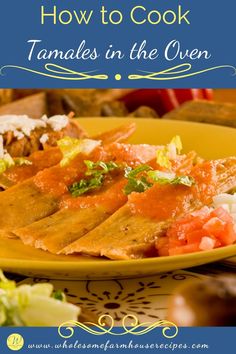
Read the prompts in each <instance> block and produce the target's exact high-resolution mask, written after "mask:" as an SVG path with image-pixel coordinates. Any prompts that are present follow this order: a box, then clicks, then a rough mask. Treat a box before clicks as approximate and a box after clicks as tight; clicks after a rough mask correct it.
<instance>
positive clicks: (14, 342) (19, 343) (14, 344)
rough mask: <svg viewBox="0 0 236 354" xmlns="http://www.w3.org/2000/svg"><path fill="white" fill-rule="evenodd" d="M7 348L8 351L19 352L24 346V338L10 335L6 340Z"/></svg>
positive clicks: (15, 334)
mask: <svg viewBox="0 0 236 354" xmlns="http://www.w3.org/2000/svg"><path fill="white" fill-rule="evenodd" d="M7 346H8V348H9V349H10V350H14V351H17V350H20V349H21V348H23V346H24V338H23V337H22V336H21V335H20V334H18V333H13V334H10V336H9V337H8V338H7Z"/></svg>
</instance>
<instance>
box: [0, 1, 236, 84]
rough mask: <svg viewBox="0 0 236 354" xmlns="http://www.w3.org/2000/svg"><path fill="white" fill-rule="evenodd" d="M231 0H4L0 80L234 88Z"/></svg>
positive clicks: (235, 61) (0, 17)
mask: <svg viewBox="0 0 236 354" xmlns="http://www.w3.org/2000/svg"><path fill="white" fill-rule="evenodd" d="M235 10H236V3H235V0H224V1H220V0H219V1H215V0H198V1H196V0H174V1H173V0H159V1H155V0H128V1H127V0H89V1H87V0H67V1H62V0H34V1H32V0H20V1H19V0H2V1H1V12H0V31H1V42H0V45H1V55H0V87H2V88H5V87H9V88H15V87H20V88H24V87H25V88H29V87H34V88H37V87H38V88H40V87H52V88H53V87H55V88H60V87H71V88H73V87H94V88H95V87H114V88H115V87H122V88H124V87H130V88H131V87H143V88H146V87H163V88H165V87H172V88H173V87H175V88H176V87H179V88H181V87H229V88H230V87H236V75H235V66H236V47H235V39H234V36H235V32H236V31H235V29H236V21H235V14H236V11H235Z"/></svg>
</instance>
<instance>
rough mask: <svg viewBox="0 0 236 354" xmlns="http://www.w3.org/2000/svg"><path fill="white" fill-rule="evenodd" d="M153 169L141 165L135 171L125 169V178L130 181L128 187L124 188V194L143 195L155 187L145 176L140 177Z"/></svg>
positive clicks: (129, 168) (128, 168)
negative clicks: (134, 193) (135, 193)
mask: <svg viewBox="0 0 236 354" xmlns="http://www.w3.org/2000/svg"><path fill="white" fill-rule="evenodd" d="M151 169H152V168H151V167H150V166H148V165H140V166H138V167H136V168H135V169H132V168H131V167H127V168H126V169H125V177H126V178H127V179H128V182H127V185H126V186H125V187H124V193H125V194H126V195H129V194H130V193H132V192H137V193H142V192H145V191H146V190H147V189H149V188H151V187H152V186H153V183H151V182H149V181H148V180H147V178H146V176H145V175H141V177H138V175H139V174H140V173H146V172H148V171H150V170H151Z"/></svg>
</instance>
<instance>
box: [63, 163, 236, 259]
mask: <svg viewBox="0 0 236 354" xmlns="http://www.w3.org/2000/svg"><path fill="white" fill-rule="evenodd" d="M209 167H211V168H212V171H211V172H212V177H213V179H212V181H208V182H209V183H210V187H209V188H206V187H207V186H206V180H205V178H206V175H207V174H208V168H209ZM194 172H195V173H194V175H195V176H196V178H197V179H196V184H194V185H193V186H192V188H187V187H183V186H179V187H178V186H162V187H160V188H159V187H157V186H153V187H152V188H151V189H149V190H148V191H146V192H144V193H141V194H140V198H142V200H141V204H142V201H143V203H144V205H143V206H142V208H144V210H145V203H146V204H147V203H150V205H149V208H150V207H151V211H152V212H151V214H152V217H148V216H147V215H145V213H143V212H142V213H139V212H137V211H136V212H135V213H134V212H133V209H132V203H131V202H130V200H129V202H128V203H127V204H126V205H125V206H123V207H122V208H121V209H119V210H118V211H117V212H116V213H114V214H113V215H112V216H111V217H110V218H109V219H107V220H106V221H105V222H104V223H102V224H101V225H100V226H98V227H97V228H95V229H94V230H92V231H91V232H89V233H87V234H86V235H85V236H83V237H82V238H80V239H79V240H77V241H75V242H74V243H73V244H71V245H69V246H67V247H66V248H65V249H64V250H62V253H65V254H71V253H84V254H88V255H92V256H99V255H100V256H106V257H108V258H110V259H128V258H140V257H144V256H146V255H148V254H152V252H153V251H154V244H155V241H156V240H157V238H158V237H160V236H162V235H163V233H164V232H165V231H166V230H167V228H168V226H169V225H170V223H171V222H172V221H173V220H175V219H176V218H177V217H180V216H181V215H182V214H184V213H187V212H192V211H194V210H196V209H200V208H201V207H202V206H203V205H207V204H208V205H209V204H210V203H211V202H212V197H213V196H214V195H215V194H219V193H224V192H227V191H228V190H230V189H232V188H234V187H235V186H236V158H229V159H224V160H217V161H214V162H211V163H207V162H206V163H203V164H200V166H199V167H196V168H195V171H194ZM154 192H155V197H154V198H153V197H152V202H151V201H150V196H151V195H152V194H153V193H154ZM137 198H139V197H138V196H137ZM139 202H140V201H139ZM161 206H162V207H164V208H165V210H164V214H163V210H160V209H159V207H161ZM155 208H156V210H154V209H155ZM153 210H154V213H153ZM151 214H150V213H149V215H151ZM154 216H155V217H154ZM157 216H158V218H157Z"/></svg>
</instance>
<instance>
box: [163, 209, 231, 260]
mask: <svg viewBox="0 0 236 354" xmlns="http://www.w3.org/2000/svg"><path fill="white" fill-rule="evenodd" d="M235 241H236V228H235V225H234V221H233V218H232V217H231V215H230V214H229V213H228V212H227V211H226V210H225V209H223V208H222V207H219V208H217V209H214V210H212V209H210V208H208V207H204V208H202V209H201V210H199V211H196V212H193V213H191V214H188V215H187V216H184V217H182V218H180V219H179V220H177V221H175V222H174V223H173V224H172V225H171V226H170V228H169V229H168V231H167V235H166V237H162V238H160V239H159V240H158V241H157V243H156V248H157V251H158V254H159V255H160V256H167V255H170V256H173V255H179V254H184V253H192V252H198V251H208V250H211V249H213V248H217V247H221V246H227V245H231V244H233V243H234V242H235Z"/></svg>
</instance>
